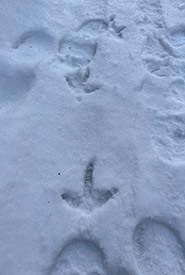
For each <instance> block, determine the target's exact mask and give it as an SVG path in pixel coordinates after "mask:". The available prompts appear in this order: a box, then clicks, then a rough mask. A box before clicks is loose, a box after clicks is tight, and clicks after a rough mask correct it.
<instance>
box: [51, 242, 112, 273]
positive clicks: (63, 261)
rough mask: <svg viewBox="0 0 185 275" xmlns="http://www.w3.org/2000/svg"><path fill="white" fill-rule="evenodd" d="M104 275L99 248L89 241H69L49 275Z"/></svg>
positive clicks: (102, 255) (101, 252)
mask: <svg viewBox="0 0 185 275" xmlns="http://www.w3.org/2000/svg"><path fill="white" fill-rule="evenodd" d="M61 274H63V275H82V274H84V275H106V274H107V273H106V268H105V257H104V254H103V251H102V250H101V248H100V247H99V246H98V245H97V244H96V243H94V242H93V241H89V240H80V239H75V240H72V241H70V242H69V243H68V244H67V245H66V246H64V248H63V249H62V251H61V252H60V253H59V255H58V256H57V258H56V260H55V262H54V264H53V266H52V267H51V270H50V272H49V275H61Z"/></svg>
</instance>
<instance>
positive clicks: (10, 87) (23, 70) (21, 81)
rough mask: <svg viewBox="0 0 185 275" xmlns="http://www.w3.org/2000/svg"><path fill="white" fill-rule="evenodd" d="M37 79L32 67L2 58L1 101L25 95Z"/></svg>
mask: <svg viewBox="0 0 185 275" xmlns="http://www.w3.org/2000/svg"><path fill="white" fill-rule="evenodd" d="M35 80H36V76H35V74H34V72H33V70H32V69H30V68H28V67H25V66H20V65H17V64H10V62H8V61H6V60H5V59H0V102H6V103H8V102H11V101H14V100H18V99H20V98H22V97H24V96H25V95H26V94H27V92H28V91H29V90H30V89H31V88H32V85H33V83H34V82H35Z"/></svg>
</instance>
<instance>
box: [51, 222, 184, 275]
mask: <svg viewBox="0 0 185 275" xmlns="http://www.w3.org/2000/svg"><path fill="white" fill-rule="evenodd" d="M132 240H133V245H132V247H133V255H134V259H135V263H136V267H137V269H136V271H135V273H134V274H138V275H139V274H142V275H145V274H146V275H148V274H150V275H159V274H160V275H171V274H172V273H173V275H183V274H185V247H184V242H183V241H182V239H181V237H180V235H179V234H178V232H177V231H176V230H175V229H173V228H172V227H171V226H170V225H168V224H167V223H165V222H163V221H160V220H158V219H151V218H145V219H143V220H142V221H140V222H139V223H138V224H137V226H136V228H135V230H134V233H133V238H132ZM128 270H129V268H128V267H126V268H124V267H122V268H120V269H119V268H118V271H116V272H115V273H114V274H116V275H133V273H131V272H130V271H128ZM47 274H48V275H61V274H62V275H110V273H109V271H108V261H107V259H106V256H105V254H104V252H103V250H102V248H100V246H99V245H98V243H97V242H95V241H93V240H88V239H83V238H76V239H72V240H70V241H69V242H68V243H67V244H65V245H64V247H63V248H62V249H61V251H59V253H58V254H57V255H56V257H55V260H54V263H53V264H52V265H51V267H50V269H49V272H48V273H47Z"/></svg>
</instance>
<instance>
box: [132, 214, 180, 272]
mask: <svg viewBox="0 0 185 275" xmlns="http://www.w3.org/2000/svg"><path fill="white" fill-rule="evenodd" d="M133 249H134V255H135V259H136V262H137V265H138V268H139V270H140V272H141V274H142V275H148V274H150V275H159V274H160V275H172V274H173V275H183V274H185V258H184V246H183V241H182V240H181V239H180V237H179V235H178V233H177V232H176V231H175V230H173V229H172V228H171V227H170V226H168V225H167V224H165V223H163V222H160V221H157V220H154V219H149V218H148V219H145V220H143V221H142V222H140V223H139V224H138V226H137V227H136V229H135V232H134V236H133Z"/></svg>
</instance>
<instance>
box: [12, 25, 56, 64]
mask: <svg viewBox="0 0 185 275" xmlns="http://www.w3.org/2000/svg"><path fill="white" fill-rule="evenodd" d="M12 49H13V50H14V51H16V53H18V54H19V55H21V58H24V59H31V61H32V60H33V61H35V59H36V60H40V59H42V58H43V57H44V56H48V54H49V53H52V52H53V50H54V41H53V38H52V37H51V36H50V35H49V34H48V33H47V32H46V31H44V30H32V31H27V32H25V33H23V34H22V35H21V36H20V37H19V38H18V39H17V41H16V42H15V44H14V45H13V47H12Z"/></svg>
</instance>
